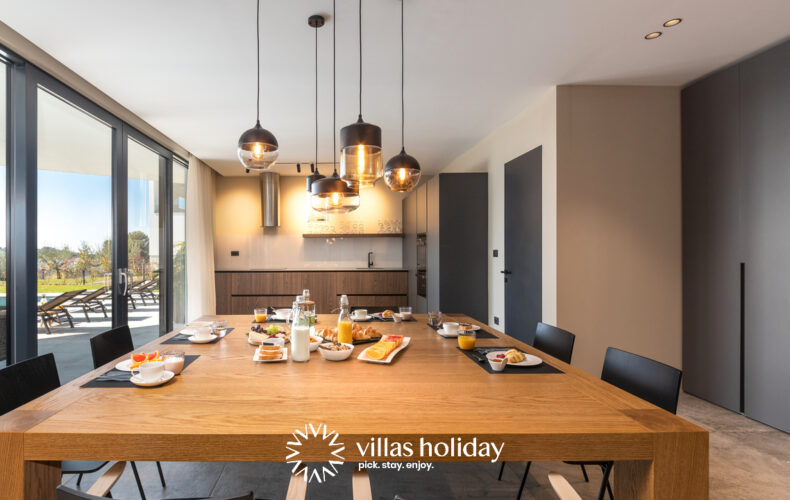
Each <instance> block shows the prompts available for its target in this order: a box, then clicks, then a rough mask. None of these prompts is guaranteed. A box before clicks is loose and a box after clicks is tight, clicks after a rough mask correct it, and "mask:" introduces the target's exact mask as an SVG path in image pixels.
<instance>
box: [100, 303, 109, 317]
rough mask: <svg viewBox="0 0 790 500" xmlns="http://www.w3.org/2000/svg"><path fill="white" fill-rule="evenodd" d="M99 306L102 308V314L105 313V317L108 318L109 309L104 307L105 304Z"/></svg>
mask: <svg viewBox="0 0 790 500" xmlns="http://www.w3.org/2000/svg"><path fill="white" fill-rule="evenodd" d="M99 305H100V306H101V312H103V313H104V317H105V318H106V317H107V308H106V307H104V303H103V302H99Z"/></svg>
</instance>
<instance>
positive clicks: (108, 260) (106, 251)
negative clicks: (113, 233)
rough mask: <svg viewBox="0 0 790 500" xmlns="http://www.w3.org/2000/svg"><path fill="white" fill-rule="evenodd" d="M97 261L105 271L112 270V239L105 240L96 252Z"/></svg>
mask: <svg viewBox="0 0 790 500" xmlns="http://www.w3.org/2000/svg"><path fill="white" fill-rule="evenodd" d="M95 256H96V263H97V264H98V266H99V268H100V269H101V270H102V272H103V273H110V272H112V241H110V240H104V242H103V243H102V244H101V245H99V248H97V249H96V252H95Z"/></svg>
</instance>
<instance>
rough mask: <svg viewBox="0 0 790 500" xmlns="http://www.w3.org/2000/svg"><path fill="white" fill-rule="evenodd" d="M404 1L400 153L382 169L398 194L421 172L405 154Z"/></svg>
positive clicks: (406, 189) (403, 1)
mask: <svg viewBox="0 0 790 500" xmlns="http://www.w3.org/2000/svg"><path fill="white" fill-rule="evenodd" d="M404 3H406V0H401V4H400V104H401V108H400V109H401V122H400V138H401V149H400V153H398V154H397V155H395V156H393V157H392V158H390V159H389V161H388V162H387V165H386V166H385V167H384V182H386V183H387V186H388V187H389V188H390V189H391V190H393V191H397V192H400V193H405V192H407V191H411V190H412V189H414V187H415V186H417V184H418V183H419V182H420V176H421V175H422V170H421V169H420V163H419V162H418V161H417V159H416V158H414V157H413V156H411V155H408V154H406V147H405V146H404V143H405V134H404V131H405V123H406V105H405V99H404V97H403V95H404V87H405V85H404V76H403V75H404V67H405V63H404V59H405V56H404V52H405V51H404V43H403V39H404V36H403V4H404Z"/></svg>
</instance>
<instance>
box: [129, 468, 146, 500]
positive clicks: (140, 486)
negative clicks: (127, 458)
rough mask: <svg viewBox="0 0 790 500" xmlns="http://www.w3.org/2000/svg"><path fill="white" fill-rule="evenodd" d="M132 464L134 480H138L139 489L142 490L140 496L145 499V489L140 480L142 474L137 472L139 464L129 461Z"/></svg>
mask: <svg viewBox="0 0 790 500" xmlns="http://www.w3.org/2000/svg"><path fill="white" fill-rule="evenodd" d="M129 463H130V464H132V472H134V480H135V481H137V489H138V490H140V498H142V499H143V500H145V491H143V483H141V482H140V475H139V474H138V473H137V465H136V464H135V463H134V462H129Z"/></svg>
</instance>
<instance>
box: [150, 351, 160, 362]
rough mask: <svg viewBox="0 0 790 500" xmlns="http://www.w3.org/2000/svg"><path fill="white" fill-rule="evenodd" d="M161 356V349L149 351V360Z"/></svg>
mask: <svg viewBox="0 0 790 500" xmlns="http://www.w3.org/2000/svg"><path fill="white" fill-rule="evenodd" d="M158 357H159V351H154V352H149V353H148V361H151V360H153V359H156V358H158Z"/></svg>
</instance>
